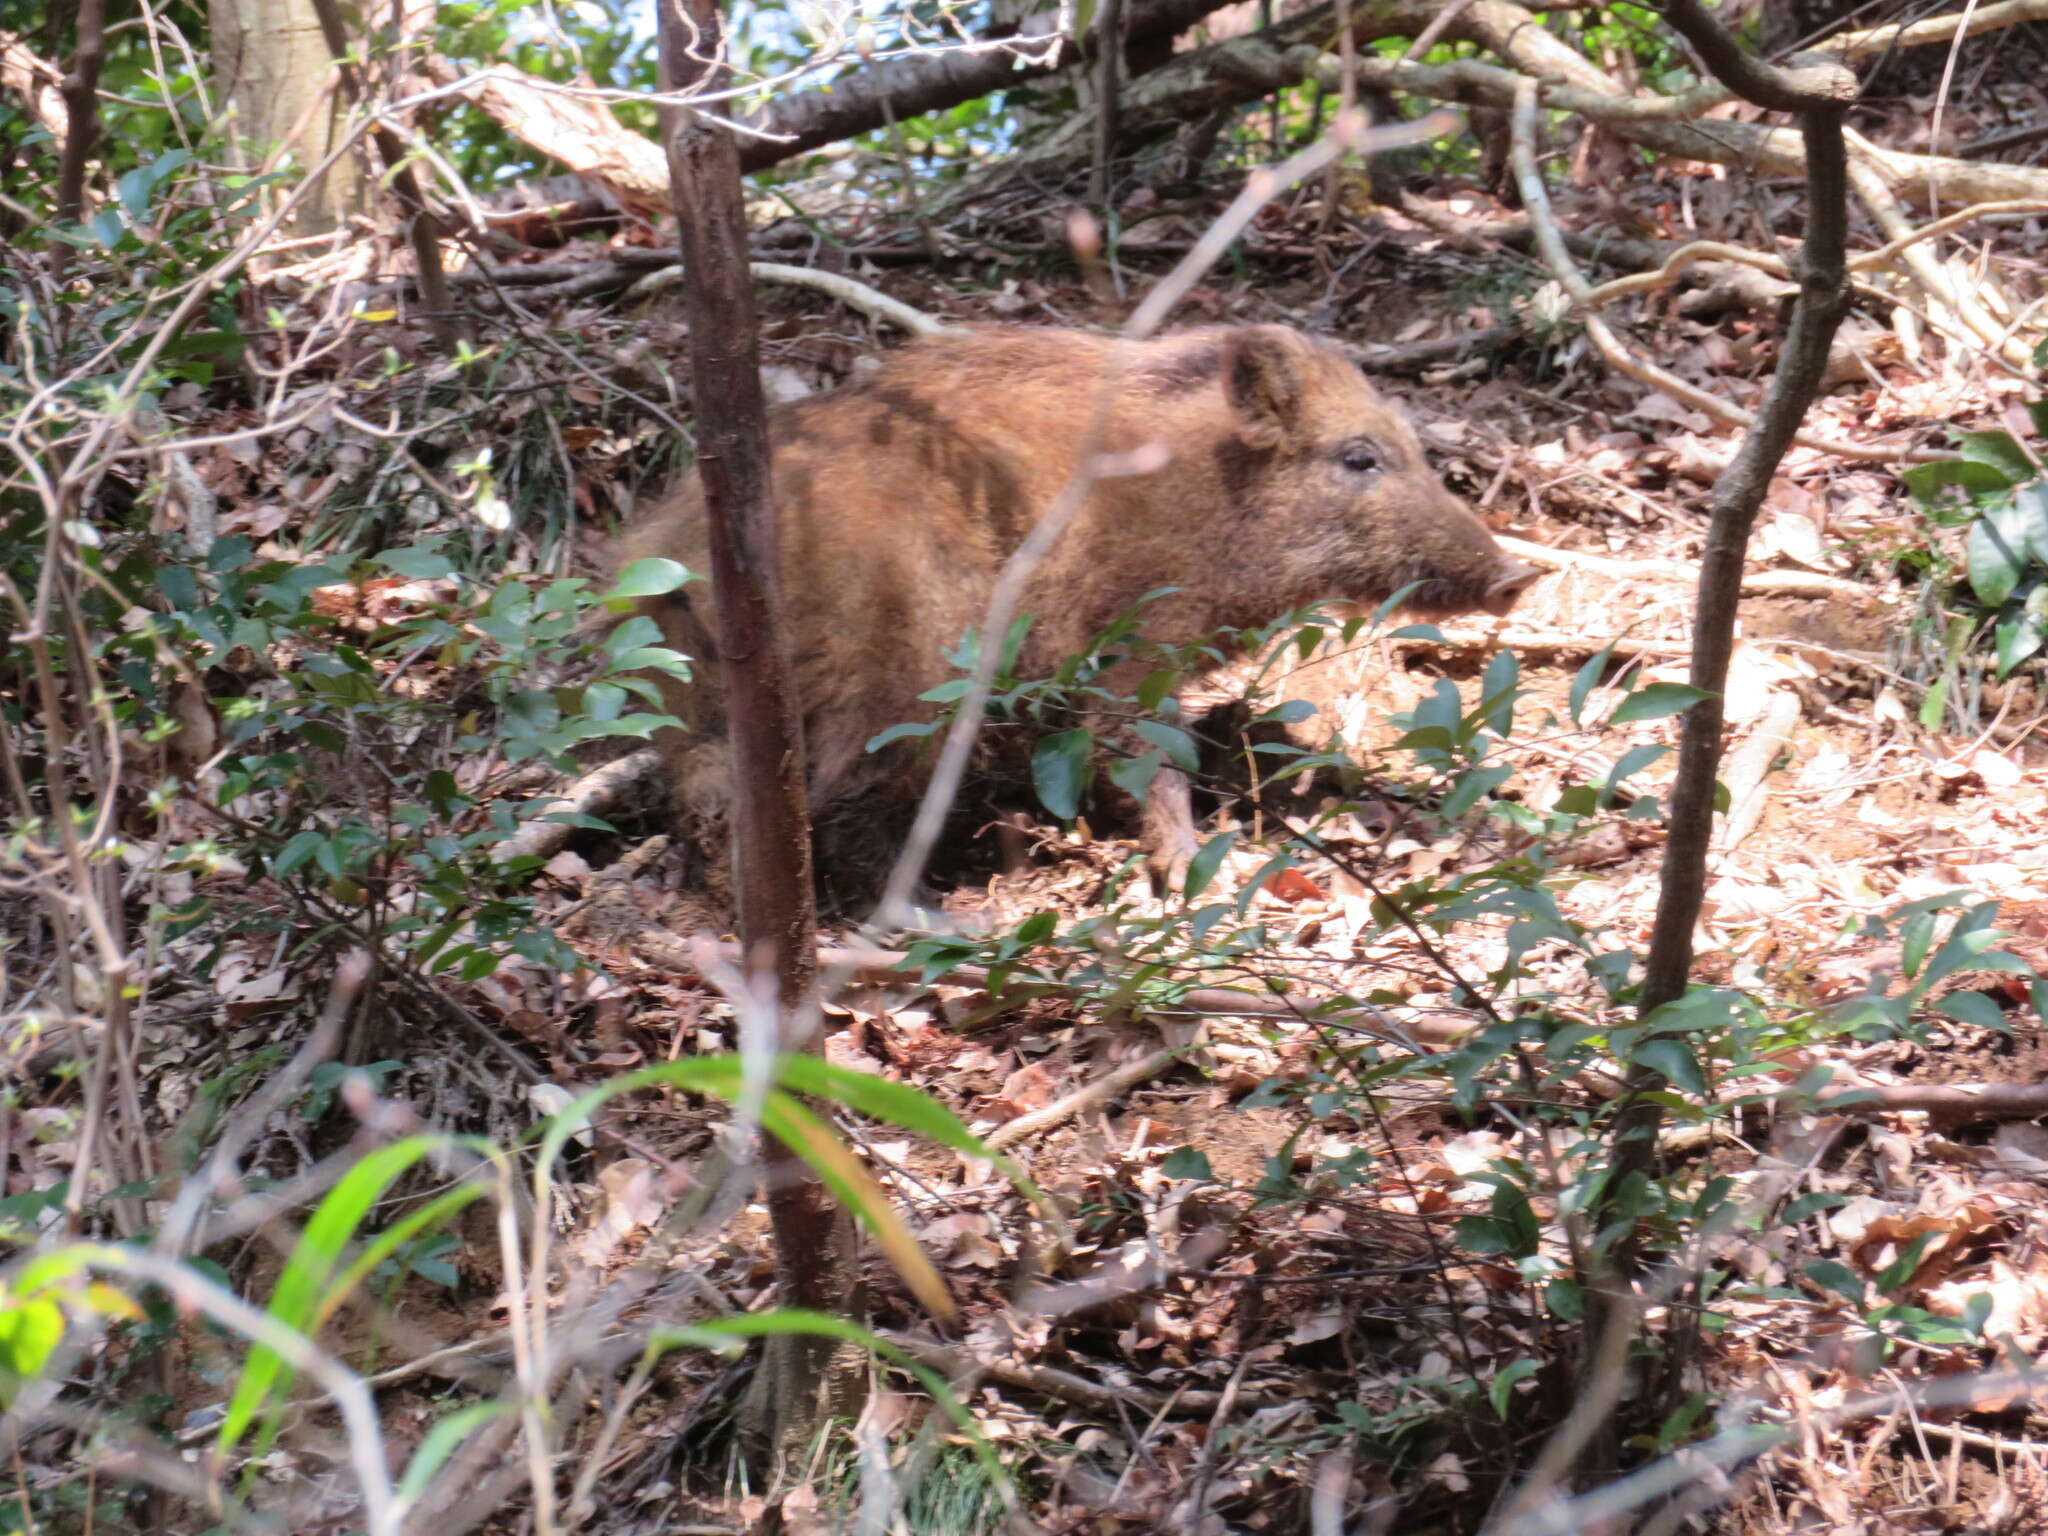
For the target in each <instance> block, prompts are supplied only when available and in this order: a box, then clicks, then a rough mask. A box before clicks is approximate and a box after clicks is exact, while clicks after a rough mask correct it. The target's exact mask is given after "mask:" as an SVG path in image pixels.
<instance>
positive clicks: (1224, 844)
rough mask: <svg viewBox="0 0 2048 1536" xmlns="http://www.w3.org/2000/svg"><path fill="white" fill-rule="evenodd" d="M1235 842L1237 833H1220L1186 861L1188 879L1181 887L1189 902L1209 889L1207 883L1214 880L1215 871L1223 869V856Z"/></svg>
mask: <svg viewBox="0 0 2048 1536" xmlns="http://www.w3.org/2000/svg"><path fill="white" fill-rule="evenodd" d="M1236 841H1237V833H1235V832H1220V833H1218V834H1217V835H1216V836H1214V837H1212V838H1210V839H1209V841H1208V842H1206V843H1204V844H1202V846H1201V847H1200V848H1198V849H1196V850H1195V856H1194V857H1193V858H1192V859H1189V860H1188V878H1187V883H1186V885H1185V886H1184V887H1183V890H1184V891H1185V893H1186V895H1187V899H1188V900H1189V901H1193V900H1194V899H1195V898H1196V897H1197V896H1199V895H1201V894H1202V892H1204V891H1206V890H1207V889H1208V888H1209V882H1210V881H1212V880H1214V879H1215V878H1216V871H1217V870H1219V869H1221V868H1222V867H1223V858H1224V855H1225V854H1227V853H1229V852H1230V845H1231V844H1232V843H1234V842H1236Z"/></svg>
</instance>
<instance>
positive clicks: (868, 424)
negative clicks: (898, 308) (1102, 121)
mask: <svg viewBox="0 0 2048 1536" xmlns="http://www.w3.org/2000/svg"><path fill="white" fill-rule="evenodd" d="M1112 375H1114V378H1113V383H1112V385H1111V389H1110V394H1109V399H1108V405H1109V408H1108V411H1107V414H1106V428H1105V433H1104V437H1103V439H1102V442H1101V444H1100V446H1101V449H1102V450H1103V451H1104V452H1107V453H1123V452H1129V451H1132V450H1137V449H1139V448H1141V447H1144V446H1146V445H1150V444H1157V445H1160V446H1162V447H1163V448H1164V449H1165V464H1164V467H1163V468H1160V469H1158V470H1156V471H1155V472H1152V473H1149V474H1140V475H1124V476H1120V477H1116V478H1103V479H1097V480H1096V481H1095V482H1094V483H1093V484H1092V485H1091V486H1090V488H1089V491H1088V495H1087V500H1086V503H1085V504H1084V506H1083V507H1082V509H1081V511H1080V513H1079V515H1078V516H1077V517H1076V518H1075V520H1074V522H1073V524H1072V526H1070V527H1069V528H1068V530H1067V531H1066V533H1065V534H1064V536H1063V537H1062V538H1061V539H1060V540H1059V542H1058V544H1057V546H1056V547H1055V549H1054V551H1053V553H1052V554H1051V555H1050V556H1049V557H1048V558H1047V559H1046V560H1045V561H1044V562H1043V563H1042V564H1041V565H1040V566H1039V567H1038V569H1037V570H1036V571H1035V572H1034V573H1033V575H1032V577H1031V580H1030V583H1029V586H1028V588H1027V590H1026V592H1025V596H1024V600H1023V603H1022V605H1021V611H1023V612H1025V613H1029V614H1032V615H1035V617H1036V622H1035V624H1034V625H1033V627H1032V629H1031V632H1030V636H1029V638H1028V640H1027V642H1026V644H1025V647H1024V651H1023V653H1022V655H1021V656H1020V657H1019V673H1020V675H1023V676H1037V675H1045V674H1046V673H1049V672H1050V671H1052V670H1053V669H1054V668H1055V667H1056V666H1057V665H1058V663H1059V661H1060V659H1061V658H1062V657H1064V656H1066V655H1069V654H1071V653H1073V652H1075V651H1078V650H1079V649H1081V648H1082V647H1083V646H1084V645H1085V644H1086V643H1087V641H1088V640H1089V638H1090V637H1091V636H1093V635H1094V634H1095V633H1096V632H1097V631H1099V630H1100V629H1101V628H1102V627H1103V626H1104V625H1105V624H1107V623H1108V622H1109V621H1110V620H1111V619H1112V618H1114V617H1115V616H1116V615H1117V614H1118V613H1119V612H1121V611H1122V610H1124V609H1125V608H1127V607H1128V606H1129V605H1130V604H1131V603H1133V602H1134V601H1136V600H1137V599H1138V598H1139V597H1141V596H1142V595H1144V594H1145V593H1147V592H1149V591H1152V590H1154V589H1156V588H1160V587H1176V588H1179V589H1180V590H1179V591H1177V592H1175V593H1174V594H1173V595H1171V596H1168V597H1165V598H1162V599H1160V600H1158V601H1155V602H1154V603H1152V604H1151V605H1149V606H1148V607H1147V609H1146V610H1145V620H1144V625H1145V631H1146V633H1147V634H1148V635H1150V636H1151V637H1153V638H1154V639H1157V640H1161V641H1166V642H1180V641H1187V640H1193V639H1196V638H1199V637H1201V636H1205V635H1207V634H1209V633H1210V632H1212V631H1214V630H1216V629H1219V628H1223V627H1247V626H1251V625H1256V624H1261V623H1264V622H1266V621H1268V620H1270V619H1272V618H1273V617H1275V616H1276V615H1277V614H1280V613H1283V612H1285V611H1287V610H1289V609H1291V608H1294V607H1298V606H1301V605H1304V604H1307V603H1311V602H1316V601H1320V600H1324V599H1347V600H1351V601H1357V602H1376V601H1380V600H1383V599H1385V598H1386V597H1388V596H1390V595H1391V594H1393V593H1394V592H1396V591H1398V590H1399V589H1401V588H1402V587H1404V586H1406V585H1407V584H1409V583H1410V582H1414V581H1421V582H1423V583H1424V586H1423V587H1422V588H1421V589H1420V590H1419V592H1418V593H1417V596H1416V598H1415V600H1414V606H1416V607H1418V608H1422V609H1424V610H1426V611H1432V612H1441V613H1451V612H1458V611H1466V610H1471V609H1475V608H1489V609H1492V610H1494V611H1504V610H1505V608H1506V607H1507V605H1508V604H1510V603H1512V601H1513V599H1514V596H1515V594H1516V593H1517V592H1518V591H1519V589H1520V586H1521V585H1522V584H1524V583H1525V582H1526V580H1527V579H1528V576H1529V574H1531V573H1528V572H1527V571H1526V570H1524V569H1523V568H1521V567H1519V566H1517V565H1516V564H1515V563H1514V562H1513V561H1511V560H1510V559H1508V558H1507V557H1506V556H1505V555H1504V554H1503V553H1502V552H1501V550H1500V549H1499V547H1498V546H1497V545H1496V544H1495V543H1494V541H1493V539H1492V536H1491V535H1489V534H1488V533H1487V531H1486V529H1485V528H1484V526H1483V525H1481V524H1480V522H1479V521H1478V520H1477V519H1476V518H1475V517H1473V515H1472V514H1471V513H1470V512H1469V511H1468V510H1467V509H1466V508H1465V507H1464V505H1463V504H1462V503H1460V502H1459V501H1458V500H1457V499H1456V498H1455V497H1454V496H1452V495H1451V493H1450V492H1449V491H1447V490H1446V489H1445V488H1444V486H1443V484H1442V482H1441V481H1439V480H1438V478H1437V477H1436V475H1435V473H1434V472H1433V471H1432V470H1431V469H1430V468H1429V466H1428V464H1427V462H1426V461H1425V460H1424V457H1423V454H1422V450H1421V445H1420V444H1419V442H1418V441H1417V439H1416V436H1415V433H1414V431H1413V429H1412V428H1411V427H1410V426H1409V425H1408V424H1407V422H1406V420H1405V419H1404V418H1403V417H1402V416H1401V415H1400V413H1399V412H1398V411H1396V410H1394V409H1392V408H1391V407H1389V406H1388V405H1387V404H1386V403H1385V402H1384V401H1382V400H1381V399H1380V398H1379V396H1377V395H1376V394H1375V393H1374V392H1373V390H1372V389H1371V388H1370V387H1369V386H1368V385H1367V384H1366V382H1365V380H1364V378H1363V377H1362V376H1361V375H1360V373H1359V372H1358V370H1357V368H1356V367H1354V366H1353V365H1352V364H1351V363H1350V361H1349V360H1348V359H1346V358H1345V357H1344V356H1343V354H1342V353H1341V352H1339V351H1337V350H1336V349H1335V348H1332V347H1328V346H1325V345H1323V344H1321V343H1318V342H1316V341H1313V340H1312V339H1310V338H1308V337H1306V336H1304V335H1302V334H1301V333H1299V332H1296V331H1292V330H1289V329H1287V328H1284V327H1280V326H1245V327H1217V328H1210V329H1206V330H1199V331H1192V332H1188V333H1184V334H1182V335H1178V336H1173V337H1168V338H1165V339H1162V340H1158V341H1152V342H1145V343H1121V342H1118V341H1116V340H1114V339H1113V338H1109V337H1103V336H1097V335H1093V334H1090V333H1085V332H1081V331H1071V330H1051V329H1035V328H1028V327H1008V326H1003V327H986V328H975V329H971V330H965V331H955V332H949V333H944V334H941V335H937V336H932V337H927V338H924V339H921V340H919V341H915V342H913V343H911V344H910V345H908V346H906V347H904V348H902V349H901V350H899V351H897V352H895V353H893V354H891V355H890V356H889V357H888V358H887V359H886V360H885V361H884V362H883V363H882V365H881V367H880V368H879V369H878V370H877V371H875V372H874V373H873V374H872V375H871V376H870V377H868V378H866V379H865V380H863V381H861V382H858V383H856V384H853V385H851V386H849V387H847V388H844V389H841V390H839V391H837V392H835V393H832V394H829V395H823V396H819V397H817V398H814V399H810V400H804V401H799V402H797V403H796V404H794V405H790V406H785V407H783V408H781V409H779V410H778V411H776V412H775V413H774V415H773V417H772V420H771V428H770V432H771V439H772V442H773V444H774V450H775V456H774V472H773V473H774V490H775V500H776V506H777V509H778V515H779V525H778V526H779V530H780V537H781V540H782V551H781V567H782V569H781V583H782V601H783V609H784V612H785V614H786V615H787V623H788V634H789V642H790V648H791V653H792V656H793V658H794V662H795V677H796V683H797V688H798V690H799V694H800V697H801V699H802V702H803V710H804V730H805V740H806V749H807V755H808V758H809V783H810V787H811V796H812V809H813V813H814V815H815V816H816V817H817V819H818V823H819V828H820V833H821V836H822V837H823V838H824V839H825V841H826V845H827V846H825V847H824V848H821V850H820V863H821V867H829V864H830V862H831V860H832V858H833V852H832V848H831V846H830V844H831V829H832V828H833V827H834V826H835V825H838V826H853V827H856V828H860V829H864V830H868V831H871V832H872V831H874V830H875V829H878V828H884V827H888V828H894V827H897V826H900V825H901V813H902V812H903V811H905V810H906V809H907V808H908V806H909V805H910V804H912V803H914V800H915V797H916V795H917V794H918V792H919V791H920V790H921V788H922V785H923V781H924V776H925V774H926V773H927V771H928V766H929V754H928V753H927V752H926V751H924V750H922V748H923V746H924V744H923V743H920V742H915V741H912V742H899V743H897V744H895V745H893V746H891V747H889V748H886V749H884V750H883V751H882V752H880V753H876V754H869V753H867V752H866V750H865V747H866V743H867V742H868V741H869V739H870V738H872V737H873V736H874V735H875V734H876V733H877V732H879V731H881V730H883V729H885V728H886V727H888V726H890V725H893V724H896V723H898V722H900V721H908V720H923V719H929V718H931V716H932V714H933V713H934V711H935V708H936V706H934V705H931V704H928V703H925V702H922V701H920V699H919V698H918V695H919V694H921V693H923V692H924V691H925V690H927V689H929V688H931V687H933V686H934V685H935V684H937V683H939V682H941V681H943V680H944V679H946V678H947V677H949V676H951V675H952V671H951V668H950V667H949V665H948V663H947V662H946V660H945V659H944V657H945V652H946V651H947V650H949V649H950V648H951V647H953V646H954V645H955V644H956V643H957V642H958V641H959V639H960V637H961V635H962V634H963V633H964V632H965V631H966V630H967V629H968V628H969V627H970V626H977V625H979V624H980V623H981V622H982V621H983V616H984V610H985V609H986V607H987V603H988V599H989V596H990V593H991V591H992V589H993V587H994V585H995V581H996V577H997V574H998V572H999V570H1000V568H1001V566H1002V564H1003V562H1004V561H1005V560H1006V559H1007V558H1008V556H1009V555H1010V554H1011V553H1012V552H1013V551H1014V550H1015V549H1016V547H1017V546H1018V544H1019V543H1020V542H1021V541H1022V540H1023V538H1024V537H1025V536H1026V534H1027V533H1028V532H1029V530H1030V529H1031V527H1032V526H1033V524H1034V523H1035V522H1036V521H1037V519H1038V518H1039V517H1041V516H1042V515H1043V514H1044V513H1045V512H1046V511H1047V509H1048V508H1049V507H1050V506H1051V505H1052V504H1053V502H1054V500H1055V499H1056V498H1057V497H1058V495H1059V493H1060V491H1061V489H1062V487H1064V486H1065V485H1066V484H1067V482H1068V480H1069V478H1070V477H1071V476H1072V475H1073V474H1074V472H1075V469H1076V467H1077V459H1078V455H1079V453H1080V451H1081V448H1082V443H1083V439H1084V437H1085V435H1086V432H1087V430H1088V427H1089V423H1090V421H1091V418H1092V416H1093V415H1094V413H1095V411H1096V410H1097V409H1098V406H1099V404H1100V402H1101V397H1102V386H1103V383H1104V381H1105V380H1107V379H1111V377H1112ZM655 555H658V556H666V557H668V558H670V559H674V560H679V561H681V562H682V563H683V564H684V565H685V566H687V567H689V568H690V569H692V570H695V571H702V570H704V569H705V568H706V565H707V548H706V530H705V517H704V504H703V496H702V492H701V490H700V489H699V487H698V485H697V481H696V477H695V476H692V477H691V478H690V479H689V480H688V481H687V482H686V483H685V484H684V485H683V487H682V488H681V490H680V491H679V492H678V494H677V495H676V496H675V497H674V498H672V499H671V500H670V501H668V502H667V503H665V504H664V505H662V506H660V507H659V508H657V509H656V510H655V511H654V513H653V514H652V515H651V516H650V517H648V518H647V519H646V520H645V521H644V522H643V523H642V524H641V525H640V526H639V528H638V529H637V530H636V531H635V532H634V533H633V534H632V535H631V536H630V538H629V540H628V545H627V551H626V556H627V558H629V559H630V558H637V557H643V556H655ZM710 603H711V599H710V598H709V596H708V595H707V594H706V592H705V589H704V588H703V587H702V586H701V585H692V586H690V587H688V588H685V589H684V590H683V591H681V592H679V593H676V594H673V595H671V596H669V597H666V598H659V599H653V600H650V601H649V602H648V604H647V605H646V607H647V611H648V612H649V613H651V614H652V615H653V616H654V617H655V618H656V620H657V621H658V622H659V623H660V625H661V627H662V630H663V632H664V635H665V636H666V639H667V643H668V644H669V645H671V646H673V647H674V648H676V649H678V650H680V651H682V652H683V653H684V654H685V655H687V656H690V657H691V658H693V662H694V666H695V670H696V673H697V676H696V678H695V680H694V681H692V682H690V683H688V684H682V683H676V682H674V681H672V680H667V679H664V680H663V690H664V696H665V699H666V704H667V707H668V708H669V710H670V711H671V712H672V713H675V714H677V715H678V716H679V717H680V718H682V719H684V720H685V721H687V722H689V724H690V730H689V732H688V733H687V734H686V733H679V732H669V733H666V734H667V738H668V739H667V740H665V741H664V742H663V743H662V745H663V749H664V751H665V753H666V754H667V756H668V760H669V763H670V767H671V773H672V777H673V782H674V787H675V791H676V794H677V798H678V809H679V812H680V813H681V814H682V816H683V818H684V821H685V825H686V830H688V831H690V832H691V833H692V834H693V835H695V836H697V837H699V838H700V839H702V840H705V841H706V842H707V843H709V842H714V841H715V840H716V827H717V824H718V822H719V821H720V819H721V816H722V812H721V809H720V807H721V806H722V804H723V801H724V798H725V777H724V776H725V773H726V771H727V769H726V763H725V758H724V753H723V749H722V745H721V743H720V741H719V737H720V734H721V727H722V720H723V711H724V704H723V700H722V698H721V696H720V686H719V675H718V667H717V662H716V657H715V647H714V645H713V643H712V625H711V624H710V617H711V613H710ZM707 851H712V850H711V849H709V848H707Z"/></svg>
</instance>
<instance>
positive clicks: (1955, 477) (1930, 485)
mask: <svg viewBox="0 0 2048 1536" xmlns="http://www.w3.org/2000/svg"><path fill="white" fill-rule="evenodd" d="M2028 478H2032V477H2031V475H2029V476H2028ZM1899 479H1900V481H1901V482H1902V483H1903V484H1904V485H1905V487H1906V490H1907V492H1908V493H1909V494H1910V495H1911V496H1912V498H1913V499H1914V500H1915V501H1916V502H1918V503H1919V504H1920V505H1921V506H1922V507H1924V508H1926V509H1927V510H1929V511H1938V510H1939V509H1940V507H1941V505H1942V502H1943V501H1944V500H1945V497H1944V495H1943V493H1944V492H1946V491H1952V490H1953V491H1960V492H1962V493H1963V495H1965V496H1966V497H1968V498H1969V499H1970V500H1972V501H1977V500H1981V499H1982V498H1984V497H1988V496H1999V495H2003V494H2004V493H2005V492H2006V491H2009V490H2011V489H2012V485H2013V482H2012V481H2011V480H2009V479H2007V478H2006V476H2005V474H2004V472H2003V471H2001V470H1997V469H1993V468H1992V467H1991V466H1990V465H1988V464H1977V463H1971V462H1969V461H1967V460H1959V459H1944V460H1941V461H1940V462H1937V463H1934V464H1915V465H1913V466H1912V467H1911V468H1909V469H1906V470H1903V471H1901V472H1900V474H1899Z"/></svg>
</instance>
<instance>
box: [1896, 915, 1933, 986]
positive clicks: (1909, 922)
mask: <svg viewBox="0 0 2048 1536" xmlns="http://www.w3.org/2000/svg"><path fill="white" fill-rule="evenodd" d="M1933 947H1934V914H1933V913H1932V912H1915V913H1914V914H1913V915H1912V916H1911V917H1909V918H1907V919H1906V920H1905V921H1904V922H1903V923H1901V924H1899V969H1900V971H1901V972H1903V973H1904V974H1905V975H1907V976H1908V977H1912V976H1917V975H1919V974H1920V967H1921V966H1922V965H1924V964H1925V963H1926V961H1927V952H1928V950H1930V949H1932V948H1933Z"/></svg>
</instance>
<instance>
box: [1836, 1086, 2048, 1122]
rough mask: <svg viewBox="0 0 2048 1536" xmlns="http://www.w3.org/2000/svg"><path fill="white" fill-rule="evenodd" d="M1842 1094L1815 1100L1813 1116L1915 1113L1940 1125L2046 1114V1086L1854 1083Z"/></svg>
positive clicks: (1862, 1118) (1864, 1117) (1864, 1118)
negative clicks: (1929, 1116) (1832, 1097)
mask: <svg viewBox="0 0 2048 1536" xmlns="http://www.w3.org/2000/svg"><path fill="white" fill-rule="evenodd" d="M1848 1091H1849V1093H1851V1094H1853V1095H1854V1097H1853V1098H1845V1099H1821V1100H1819V1101H1818V1102H1816V1103H1815V1104H1814V1106H1813V1109H1814V1113H1815V1114H1820V1115H1847V1116H1850V1117H1851V1118H1854V1119H1858V1120H1867V1119H1869V1118H1870V1117H1871V1116H1873V1115H1890V1114H1903V1113H1907V1112H1917V1113H1922V1114H1927V1115H1932V1116H1934V1117H1935V1118H1936V1119H1937V1120H1940V1121H1943V1122H1945V1123H1955V1122H1961V1121H1969V1120H2032V1119H2034V1118H2035V1117H2036V1116H2039V1115H2048V1083H1941V1084H1934V1083H1925V1084H1923V1083H1858V1084H1854V1085H1852V1086H1850V1087H1849V1089H1848Z"/></svg>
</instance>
